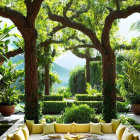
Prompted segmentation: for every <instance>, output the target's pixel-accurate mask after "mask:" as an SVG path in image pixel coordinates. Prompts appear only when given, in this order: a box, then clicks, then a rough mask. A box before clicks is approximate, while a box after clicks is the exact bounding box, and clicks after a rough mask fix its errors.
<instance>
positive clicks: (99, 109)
mask: <svg viewBox="0 0 140 140" xmlns="http://www.w3.org/2000/svg"><path fill="white" fill-rule="evenodd" d="M74 103H75V104H76V105H81V104H87V105H88V106H90V107H91V108H94V109H95V111H96V113H102V108H103V102H102V101H77V102H74Z"/></svg>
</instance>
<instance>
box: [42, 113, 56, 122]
mask: <svg viewBox="0 0 140 140" xmlns="http://www.w3.org/2000/svg"><path fill="white" fill-rule="evenodd" d="M44 118H45V120H46V123H53V122H56V120H57V118H58V116H55V115H53V116H52V115H47V116H44Z"/></svg>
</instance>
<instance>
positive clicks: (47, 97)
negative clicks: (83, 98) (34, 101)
mask: <svg viewBox="0 0 140 140" xmlns="http://www.w3.org/2000/svg"><path fill="white" fill-rule="evenodd" d="M63 100H64V96H63V95H51V96H50V95H45V96H43V101H63Z"/></svg>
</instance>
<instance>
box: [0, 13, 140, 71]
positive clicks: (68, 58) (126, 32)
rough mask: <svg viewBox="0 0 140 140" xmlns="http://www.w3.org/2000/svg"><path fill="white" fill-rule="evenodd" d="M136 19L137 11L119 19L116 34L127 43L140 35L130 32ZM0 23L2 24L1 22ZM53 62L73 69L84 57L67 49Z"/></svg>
mask: <svg viewBox="0 0 140 140" xmlns="http://www.w3.org/2000/svg"><path fill="white" fill-rule="evenodd" d="M0 20H1V19H0ZM138 20H140V14H139V13H135V14H133V15H131V16H129V17H128V18H126V19H121V20H120V23H119V32H118V35H119V36H121V37H122V38H123V40H126V41H127V42H128V43H129V42H131V38H132V37H138V36H140V32H137V31H131V32H130V26H131V25H132V24H133V23H134V22H136V21H138ZM4 22H7V24H8V26H10V25H11V24H12V22H11V21H10V20H8V19H4ZM0 25H2V23H1V24H0ZM0 27H1V26H0ZM15 32H16V33H17V34H20V33H19V31H18V30H17V28H15V29H14V30H12V33H15ZM10 49H11V48H10ZM55 63H57V64H58V65H60V66H62V67H65V68H66V69H69V70H70V69H74V67H76V66H77V65H80V66H84V65H85V59H81V58H78V57H76V56H75V55H74V54H72V53H71V52H70V51H67V52H66V53H64V54H62V55H61V56H60V57H58V58H56V59H55Z"/></svg>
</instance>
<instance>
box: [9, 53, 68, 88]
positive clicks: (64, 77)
mask: <svg viewBox="0 0 140 140" xmlns="http://www.w3.org/2000/svg"><path fill="white" fill-rule="evenodd" d="M11 60H12V63H13V64H14V63H16V62H18V61H21V60H23V63H21V64H20V65H18V66H17V67H16V69H17V70H19V69H24V55H17V56H15V57H12V58H11ZM52 71H53V72H55V73H56V74H57V75H58V77H59V79H60V80H61V81H62V82H61V84H59V85H58V84H56V85H55V86H56V87H60V86H67V85H68V80H69V72H70V70H68V69H66V68H64V67H62V66H60V65H58V64H56V63H53V68H52Z"/></svg>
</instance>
